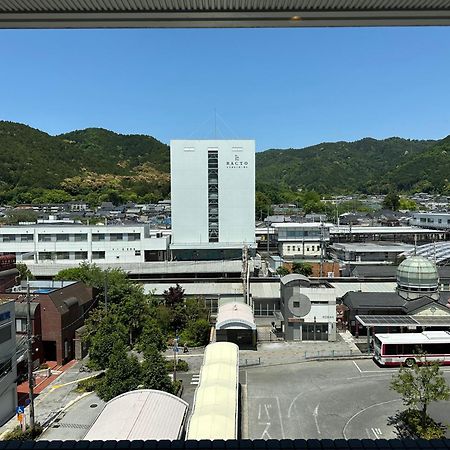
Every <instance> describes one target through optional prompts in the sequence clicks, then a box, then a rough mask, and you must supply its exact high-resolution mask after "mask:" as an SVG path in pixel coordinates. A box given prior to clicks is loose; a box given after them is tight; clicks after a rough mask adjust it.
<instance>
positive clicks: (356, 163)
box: [256, 138, 450, 193]
mask: <svg viewBox="0 0 450 450" xmlns="http://www.w3.org/2000/svg"><path fill="white" fill-rule="evenodd" d="M446 145H447V146H448V143H447V144H445V140H443V141H439V142H436V141H416V140H407V139H400V138H390V139H385V140H376V139H371V138H366V139H362V140H360V141H356V142H336V143H324V144H319V145H315V146H312V147H307V148H305V149H289V150H268V151H265V152H263V153H260V154H258V155H257V158H256V180H257V185H259V186H263V187H264V185H269V186H274V185H278V186H280V185H282V186H283V185H284V186H285V187H287V188H288V189H291V190H295V191H296V190H297V189H303V190H315V191H317V192H320V193H354V192H361V193H383V192H384V193H385V192H388V191H390V190H397V189H399V190H407V191H410V190H417V189H418V190H423V183H422V181H423V174H424V172H425V171H426V172H427V174H428V175H429V176H428V179H429V182H430V184H431V188H432V189H439V188H440V187H441V185H442V183H441V181H442V180H439V179H438V178H439V176H438V174H437V172H436V171H435V169H433V166H434V164H436V163H438V164H442V162H443V160H445V159H446V161H447V167H448V163H449V159H448V157H445V156H444V155H443V154H442V149H441V150H437V149H438V148H440V146H444V147H445V146H446ZM449 150H450V149H449ZM424 164H426V166H427V167H428V168H427V167H425V166H424ZM447 173H449V174H450V172H447ZM444 178H446V177H444Z"/></svg>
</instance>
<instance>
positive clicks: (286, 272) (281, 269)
mask: <svg viewBox="0 0 450 450" xmlns="http://www.w3.org/2000/svg"><path fill="white" fill-rule="evenodd" d="M290 273H291V272H290V271H289V269H288V268H287V267H285V266H280V267H278V269H277V274H278V275H280V276H281V277H284V276H285V275H289V274H290Z"/></svg>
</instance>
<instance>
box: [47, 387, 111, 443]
mask: <svg viewBox="0 0 450 450" xmlns="http://www.w3.org/2000/svg"><path fill="white" fill-rule="evenodd" d="M104 406H105V402H104V401H103V400H101V399H100V398H98V397H97V395H96V394H95V393H91V394H89V395H87V396H86V397H83V398H82V399H81V400H78V401H77V402H76V403H74V404H73V405H72V406H71V407H70V408H68V409H67V411H66V412H64V413H62V414H61V415H60V416H59V417H58V419H57V420H56V421H55V422H54V423H53V424H52V426H51V427H50V428H48V429H47V431H45V433H43V434H42V435H41V436H40V438H39V440H48V441H55V440H61V441H66V440H72V439H74V440H80V439H83V438H84V436H85V435H86V433H87V432H88V431H89V429H90V427H91V426H92V424H93V423H94V422H95V419H96V418H97V417H98V415H99V414H100V412H101V411H102V410H103V408H104Z"/></svg>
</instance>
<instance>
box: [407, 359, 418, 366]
mask: <svg viewBox="0 0 450 450" xmlns="http://www.w3.org/2000/svg"><path fill="white" fill-rule="evenodd" d="M415 363H416V360H415V359H414V358H407V359H406V361H405V366H406V367H412V366H414V364H415Z"/></svg>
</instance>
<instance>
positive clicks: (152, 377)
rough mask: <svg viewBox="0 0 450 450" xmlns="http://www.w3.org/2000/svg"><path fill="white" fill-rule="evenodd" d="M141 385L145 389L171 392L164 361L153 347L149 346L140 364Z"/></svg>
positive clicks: (170, 382)
mask: <svg viewBox="0 0 450 450" xmlns="http://www.w3.org/2000/svg"><path fill="white" fill-rule="evenodd" d="M142 384H143V385H144V387H145V388H146V389H156V390H159V391H165V392H170V393H172V392H173V388H172V381H171V380H170V378H169V375H168V374H167V367H166V361H165V359H164V357H163V356H162V355H161V353H159V352H158V350H157V349H156V348H155V347H152V346H149V347H148V348H147V349H146V351H145V354H144V362H143V363H142Z"/></svg>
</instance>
